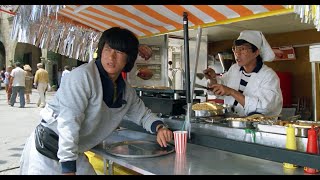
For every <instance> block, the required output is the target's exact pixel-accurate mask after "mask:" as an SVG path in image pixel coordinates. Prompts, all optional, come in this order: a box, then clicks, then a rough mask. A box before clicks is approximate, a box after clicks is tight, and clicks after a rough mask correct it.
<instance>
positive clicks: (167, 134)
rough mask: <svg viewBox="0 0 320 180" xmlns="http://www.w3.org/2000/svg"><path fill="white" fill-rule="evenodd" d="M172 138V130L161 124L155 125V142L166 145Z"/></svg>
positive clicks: (162, 145)
mask: <svg viewBox="0 0 320 180" xmlns="http://www.w3.org/2000/svg"><path fill="white" fill-rule="evenodd" d="M172 138H173V134H172V131H170V130H169V129H168V128H167V127H165V126H164V125H163V124H160V125H158V126H157V142H158V143H159V145H160V146H161V147H167V142H170V141H171V140H172Z"/></svg>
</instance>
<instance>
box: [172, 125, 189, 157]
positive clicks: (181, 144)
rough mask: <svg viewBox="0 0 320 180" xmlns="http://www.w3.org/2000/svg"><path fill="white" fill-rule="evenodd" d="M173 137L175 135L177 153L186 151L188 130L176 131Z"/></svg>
mask: <svg viewBox="0 0 320 180" xmlns="http://www.w3.org/2000/svg"><path fill="white" fill-rule="evenodd" d="M173 137H174V145H175V150H176V153H178V154H184V153H186V150H187V137H188V131H174V132H173Z"/></svg>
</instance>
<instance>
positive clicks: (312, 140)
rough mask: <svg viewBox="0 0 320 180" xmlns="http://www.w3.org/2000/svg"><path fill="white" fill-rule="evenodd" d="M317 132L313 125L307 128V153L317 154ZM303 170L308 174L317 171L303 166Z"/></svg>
mask: <svg viewBox="0 0 320 180" xmlns="http://www.w3.org/2000/svg"><path fill="white" fill-rule="evenodd" d="M317 137H318V132H317V131H316V130H315V128H314V126H312V127H311V129H309V130H308V142H307V153H310V154H319V148H318V138H317ZM304 172H305V173H309V174H316V173H318V172H319V171H318V170H317V169H314V168H309V167H304Z"/></svg>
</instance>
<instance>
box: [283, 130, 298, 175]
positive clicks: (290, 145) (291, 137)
mask: <svg viewBox="0 0 320 180" xmlns="http://www.w3.org/2000/svg"><path fill="white" fill-rule="evenodd" d="M286 148H287V149H290V150H297V142H296V136H295V128H294V127H293V126H292V124H289V126H288V127H287V140H286ZM283 167H285V168H289V169H293V168H297V165H294V164H290V163H283Z"/></svg>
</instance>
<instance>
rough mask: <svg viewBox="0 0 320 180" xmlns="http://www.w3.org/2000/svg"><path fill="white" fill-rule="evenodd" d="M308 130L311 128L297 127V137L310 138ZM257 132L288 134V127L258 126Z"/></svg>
mask: <svg viewBox="0 0 320 180" xmlns="http://www.w3.org/2000/svg"><path fill="white" fill-rule="evenodd" d="M293 126H294V125H293ZM308 129H310V128H301V127H295V136H299V137H308ZM257 130H258V131H262V132H268V133H275V134H287V132H286V130H287V127H286V126H280V125H265V124H257Z"/></svg>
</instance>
